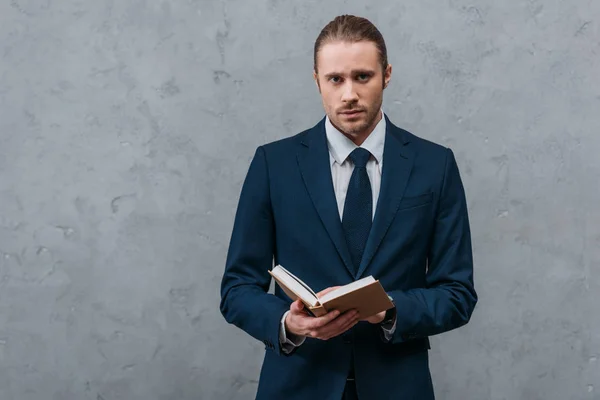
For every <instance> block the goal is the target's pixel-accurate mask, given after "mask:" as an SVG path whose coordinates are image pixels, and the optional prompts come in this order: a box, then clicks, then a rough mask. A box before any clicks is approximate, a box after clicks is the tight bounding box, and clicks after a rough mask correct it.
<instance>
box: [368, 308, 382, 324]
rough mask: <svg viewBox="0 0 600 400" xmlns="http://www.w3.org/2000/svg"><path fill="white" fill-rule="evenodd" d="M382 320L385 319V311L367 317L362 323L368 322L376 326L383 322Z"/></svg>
mask: <svg viewBox="0 0 600 400" xmlns="http://www.w3.org/2000/svg"><path fill="white" fill-rule="evenodd" d="M384 318H385V311H382V312H380V313H377V314H375V315H371V316H370V317H367V318H365V319H363V321H367V322H370V323H372V324H378V323H380V322H381V321H383V319H384Z"/></svg>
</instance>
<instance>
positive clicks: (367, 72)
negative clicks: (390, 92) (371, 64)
mask: <svg viewBox="0 0 600 400" xmlns="http://www.w3.org/2000/svg"><path fill="white" fill-rule="evenodd" d="M363 74H364V75H375V71H373V70H371V69H353V70H352V71H350V75H363ZM343 75H344V74H343V73H341V72H329V73H327V74H325V75H324V76H325V78H331V77H334V76H343Z"/></svg>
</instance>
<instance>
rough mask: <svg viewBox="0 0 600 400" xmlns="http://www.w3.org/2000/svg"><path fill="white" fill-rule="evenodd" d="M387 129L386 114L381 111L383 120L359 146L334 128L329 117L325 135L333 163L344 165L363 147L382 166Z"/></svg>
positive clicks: (326, 122) (326, 121)
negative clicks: (349, 157) (353, 152)
mask: <svg viewBox="0 0 600 400" xmlns="http://www.w3.org/2000/svg"><path fill="white" fill-rule="evenodd" d="M385 128H386V121H385V114H383V111H381V120H380V121H379V122H378V123H377V125H376V126H375V129H373V132H371V134H370V135H369V136H368V137H367V139H366V140H365V141H364V142H363V144H361V145H360V146H357V145H356V144H355V143H354V142H353V141H352V140H350V139H348V138H347V137H346V135H344V134H343V133H342V132H340V131H339V130H338V129H337V128H336V127H335V126H333V124H332V123H331V121H330V120H329V117H326V119H325V134H326V135H327V146H328V148H329V152H330V154H331V156H332V158H333V160H332V161H331V163H332V164H333V163H334V162H337V163H338V164H340V165H342V163H343V162H344V161H345V160H346V159H347V158H348V156H349V155H350V153H352V151H353V150H354V149H356V148H357V147H362V148H363V149H366V150H369V152H370V153H371V154H372V155H373V158H375V161H376V162H377V164H381V162H382V161H383V148H384V144H385Z"/></svg>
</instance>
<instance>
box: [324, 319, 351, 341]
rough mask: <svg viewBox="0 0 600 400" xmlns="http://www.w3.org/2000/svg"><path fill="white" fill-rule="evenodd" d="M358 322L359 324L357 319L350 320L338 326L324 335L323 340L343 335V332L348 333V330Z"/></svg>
mask: <svg viewBox="0 0 600 400" xmlns="http://www.w3.org/2000/svg"><path fill="white" fill-rule="evenodd" d="M358 322H359V319H358V318H353V319H350V320H349V321H347V322H346V323H345V324H343V325H340V326H339V327H338V329H336V330H334V331H331V332H327V334H325V335H324V337H323V340H329V339H331V338H334V337H336V336H339V335H341V334H342V333H344V332H346V331H348V330H349V329H350V328H352V327H353V326H354V325H356V324H358Z"/></svg>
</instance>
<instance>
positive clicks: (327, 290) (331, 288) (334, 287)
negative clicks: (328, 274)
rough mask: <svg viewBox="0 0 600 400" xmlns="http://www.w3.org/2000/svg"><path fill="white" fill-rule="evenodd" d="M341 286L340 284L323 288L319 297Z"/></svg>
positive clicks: (318, 294)
mask: <svg viewBox="0 0 600 400" xmlns="http://www.w3.org/2000/svg"><path fill="white" fill-rule="evenodd" d="M337 288H339V286H332V287H328V288H327V289H323V290H321V291H320V292H319V293H317V297H321V296H323V295H325V294H327V293H329V292H331V291H332V290H335V289H337Z"/></svg>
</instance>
